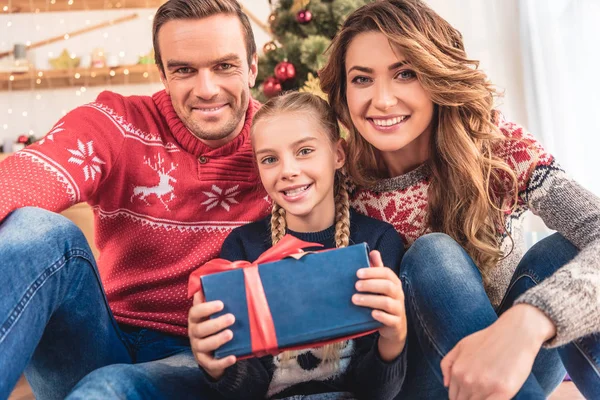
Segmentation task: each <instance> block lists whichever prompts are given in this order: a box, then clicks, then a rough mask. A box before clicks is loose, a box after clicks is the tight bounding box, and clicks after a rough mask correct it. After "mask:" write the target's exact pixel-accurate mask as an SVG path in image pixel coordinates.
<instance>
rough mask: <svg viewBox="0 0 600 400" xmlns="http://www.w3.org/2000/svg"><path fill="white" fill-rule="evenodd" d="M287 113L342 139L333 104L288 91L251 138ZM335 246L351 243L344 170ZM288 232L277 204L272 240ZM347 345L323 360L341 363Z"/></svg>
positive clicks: (333, 348) (261, 116)
mask: <svg viewBox="0 0 600 400" xmlns="http://www.w3.org/2000/svg"><path fill="white" fill-rule="evenodd" d="M284 113H290V114H301V115H303V116H306V118H310V119H312V120H314V121H315V122H316V123H317V124H318V125H317V126H320V127H321V128H322V129H321V131H322V132H323V133H325V134H326V135H327V136H328V138H329V140H330V141H331V144H332V146H333V145H334V144H335V143H337V142H338V141H339V140H340V139H341V135H340V128H339V125H338V121H337V117H336V115H335V113H334V112H333V110H332V109H331V107H330V106H329V104H327V102H326V101H325V100H323V99H321V98H320V97H318V96H316V95H314V94H311V93H307V92H287V93H284V94H282V95H280V96H277V97H274V98H272V99H270V100H269V101H267V102H266V103H265V104H264V105H263V106H262V107H261V108H260V110H258V111H257V113H256V114H255V115H254V118H253V120H252V129H251V135H252V136H253V135H254V131H255V129H256V126H257V125H258V123H259V122H260V121H265V120H267V121H265V122H267V123H268V119H269V118H272V117H274V116H277V115H281V114H284ZM334 185H335V188H334V196H335V245H336V247H347V246H348V244H349V242H350V200H349V196H348V178H347V176H346V172H345V170H344V168H343V167H342V168H340V169H339V170H337V171H336V173H335V180H334ZM285 233H286V220H285V210H284V209H283V208H281V207H280V206H279V205H278V204H276V203H273V209H272V212H271V240H272V242H273V245H276V244H277V243H278V242H279V241H280V240H281V239H282V238H283V236H284V235H285ZM344 345H345V342H340V343H334V344H329V345H326V346H324V347H323V360H324V361H333V362H338V361H339V359H340V350H341V349H342V348H343V347H344ZM297 355H298V352H295V351H287V352H284V353H283V354H281V359H282V360H283V361H287V360H290V359H292V358H293V357H294V356H297Z"/></svg>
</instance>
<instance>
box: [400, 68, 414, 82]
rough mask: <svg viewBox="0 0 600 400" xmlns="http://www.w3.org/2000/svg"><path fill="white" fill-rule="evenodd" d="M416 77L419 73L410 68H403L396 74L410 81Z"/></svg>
mask: <svg viewBox="0 0 600 400" xmlns="http://www.w3.org/2000/svg"><path fill="white" fill-rule="evenodd" d="M416 77H417V74H416V73H415V71H412V70H410V69H405V70H402V71H400V72H398V74H397V75H396V78H399V79H401V80H403V81H409V80H411V79H414V78H416Z"/></svg>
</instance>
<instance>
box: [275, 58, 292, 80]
mask: <svg viewBox="0 0 600 400" xmlns="http://www.w3.org/2000/svg"><path fill="white" fill-rule="evenodd" d="M274 72H275V78H277V79H278V80H279V81H280V82H285V81H287V80H289V79H294V78H295V77H296V68H295V67H294V64H292V63H291V62H288V61H282V62H280V63H279V64H277V65H276V66H275V71H274Z"/></svg>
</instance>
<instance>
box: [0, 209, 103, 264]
mask: <svg viewBox="0 0 600 400" xmlns="http://www.w3.org/2000/svg"><path fill="white" fill-rule="evenodd" d="M0 238H1V240H0V258H2V259H3V260H11V259H15V258H14V257H17V258H16V259H22V258H23V257H27V256H31V257H35V255H39V254H52V251H53V250H54V251H56V250H58V251H59V252H60V253H64V252H65V251H66V250H68V249H72V248H78V249H84V250H86V249H89V245H88V243H87V240H86V238H85V236H84V235H83V233H82V232H81V230H80V229H79V228H78V227H77V225H75V224H74V223H73V222H71V221H70V220H69V219H68V218H65V217H64V216H62V215H60V214H57V213H53V212H50V211H47V210H43V209H41V208H36V207H24V208H19V209H17V210H15V211H14V212H13V213H11V214H10V215H9V216H8V217H7V218H6V219H5V221H4V222H3V223H2V224H1V225H0ZM89 253H90V254H91V251H90V252H89ZM3 264H10V262H8V263H3Z"/></svg>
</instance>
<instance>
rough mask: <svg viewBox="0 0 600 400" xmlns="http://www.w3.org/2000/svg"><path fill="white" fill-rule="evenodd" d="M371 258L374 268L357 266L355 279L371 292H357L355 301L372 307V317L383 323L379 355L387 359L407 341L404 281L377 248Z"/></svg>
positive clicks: (393, 357) (359, 285) (396, 354)
mask: <svg viewBox="0 0 600 400" xmlns="http://www.w3.org/2000/svg"><path fill="white" fill-rule="evenodd" d="M369 259H370V261H371V268H362V269H360V270H358V272H357V276H358V278H359V280H358V281H357V282H356V290H358V291H359V292H368V293H358V294H355V295H354V296H352V302H353V303H354V304H356V305H358V306H361V307H370V308H372V309H373V311H372V313H371V314H372V316H373V318H374V319H376V320H377V321H379V322H381V323H382V324H383V326H382V327H381V328H380V329H379V335H380V337H379V342H378V343H377V346H378V349H379V355H380V356H381V358H382V359H383V360H384V361H392V360H393V359H395V358H396V357H398V355H399V354H400V353H402V350H403V349H404V344H405V343H406V329H407V327H406V313H405V309H404V291H403V290H402V282H401V281H400V278H398V276H397V275H396V273H395V272H394V271H393V270H391V269H389V268H385V267H384V265H383V262H382V261H381V254H379V252H378V251H376V250H375V251H372V252H371V253H370V254H369Z"/></svg>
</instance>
